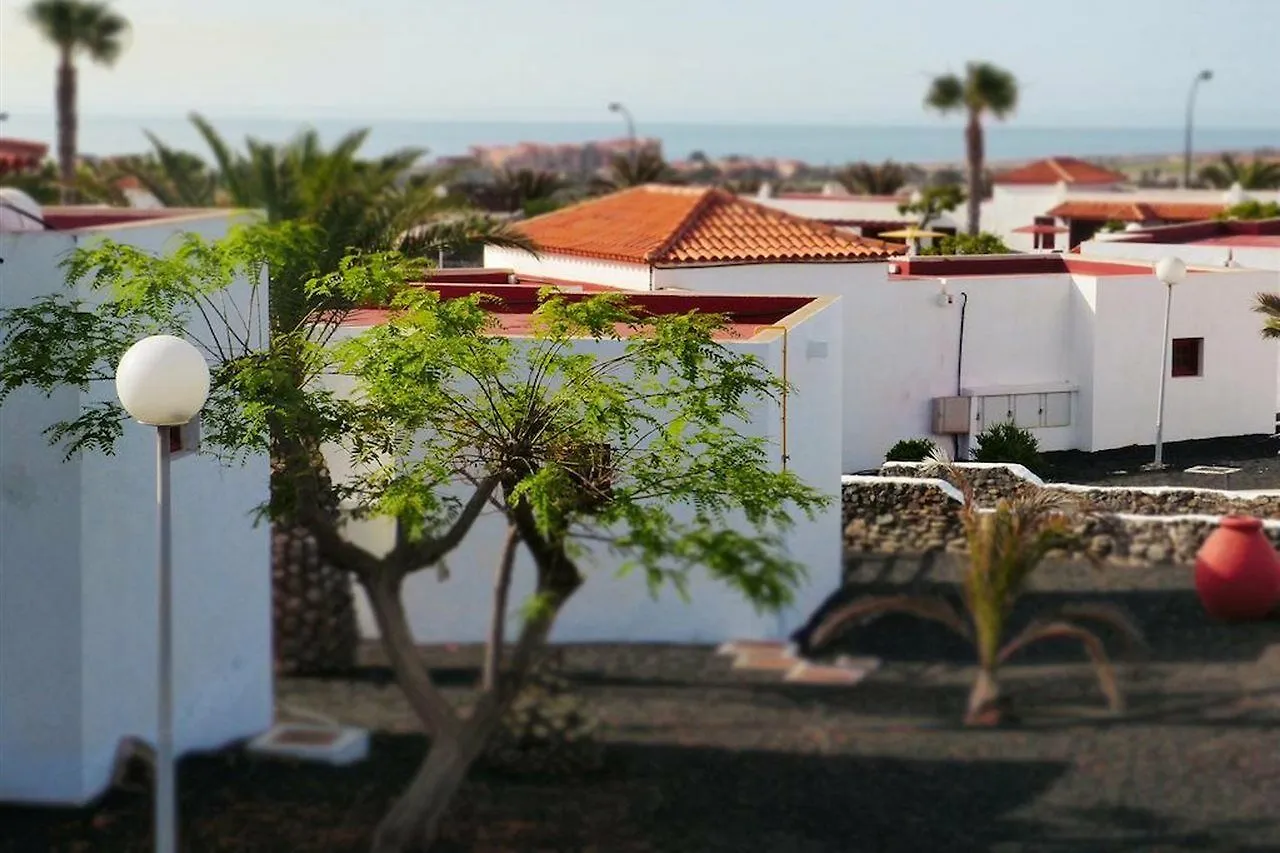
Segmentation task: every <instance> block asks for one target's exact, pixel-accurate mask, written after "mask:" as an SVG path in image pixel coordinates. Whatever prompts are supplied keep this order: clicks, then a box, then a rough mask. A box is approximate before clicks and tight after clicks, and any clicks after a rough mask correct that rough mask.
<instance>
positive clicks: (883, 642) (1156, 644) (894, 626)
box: [796, 569, 1280, 664]
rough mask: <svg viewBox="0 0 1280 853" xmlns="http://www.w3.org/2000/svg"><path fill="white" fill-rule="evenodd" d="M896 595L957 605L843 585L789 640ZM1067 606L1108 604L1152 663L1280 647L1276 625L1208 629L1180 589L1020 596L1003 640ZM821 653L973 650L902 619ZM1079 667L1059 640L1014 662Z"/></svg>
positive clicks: (929, 626) (933, 626)
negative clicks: (847, 608)
mask: <svg viewBox="0 0 1280 853" xmlns="http://www.w3.org/2000/svg"><path fill="white" fill-rule="evenodd" d="M1171 571H1176V569H1171ZM903 593H912V594H918V595H926V596H940V597H943V598H946V599H947V600H949V601H951V602H952V603H953V604H955V605H956V606H957V607H959V605H960V603H961V597H960V588H959V586H958V585H956V584H954V583H944V582H938V581H934V580H930V579H928V578H927V577H921V576H920V575H917V576H916V577H914V578H912V579H911V580H909V581H908V582H906V583H884V582H871V583H858V584H850V585H848V586H846V587H845V588H844V589H842V590H839V591H837V592H836V593H834V594H833V595H832V596H831V597H830V598H829V599H828V600H827V601H826V602H825V603H824V604H823V605H822V606H821V607H820V608H819V609H818V610H817V611H816V612H815V614H814V617H813V619H811V620H810V622H809V623H808V624H807V625H806V626H805V628H804V629H802V630H801V631H800V632H797V637H796V638H797V639H798V640H800V641H801V643H802V645H803V644H806V643H807V637H808V633H809V631H811V630H812V628H813V626H814V625H816V624H817V623H818V622H819V621H821V620H822V619H823V618H824V617H825V616H826V615H827V614H828V613H830V612H831V611H832V610H833V609H835V608H837V607H839V606H840V605H842V604H844V603H847V602H850V601H853V600H855V599H857V598H859V597H862V596H868V595H872V596H874V595H899V594H903ZM1067 604H1108V605H1113V606H1116V607H1118V608H1120V609H1121V610H1122V611H1123V612H1124V613H1126V614H1127V615H1128V616H1129V618H1130V619H1131V620H1132V621H1133V622H1134V623H1135V624H1136V625H1137V626H1138V628H1139V629H1140V630H1141V631H1142V633H1143V636H1144V637H1145V639H1146V644H1147V648H1146V649H1145V650H1144V651H1142V652H1141V657H1142V658H1143V659H1145V660H1148V661H1150V662H1153V663H1193V662H1195V663H1246V662H1252V661H1256V660H1257V659H1258V657H1259V655H1261V654H1262V653H1263V651H1265V650H1266V649H1267V648H1268V647H1269V646H1271V645H1274V644H1277V643H1280V622H1277V621H1265V622H1254V623H1245V624H1224V623H1220V622H1215V621H1213V620H1211V619H1209V618H1208V617H1207V616H1206V615H1205V612H1204V608H1203V607H1202V606H1201V604H1200V601H1199V599H1198V598H1197V597H1196V594H1195V592H1194V591H1193V590H1191V589H1187V588H1173V589H1110V590H1096V591H1094V590H1062V591H1058V590H1045V591H1031V592H1027V593H1026V594H1024V596H1023V597H1022V598H1021V599H1020V600H1019V601H1018V604H1017V605H1016V607H1015V609H1014V612H1013V616H1012V619H1011V624H1010V632H1011V633H1010V636H1012V632H1016V631H1019V630H1021V628H1022V627H1023V626H1025V625H1026V624H1027V623H1028V622H1030V621H1031V620H1032V619H1034V618H1035V617H1036V616H1039V615H1042V614H1046V613H1050V612H1052V611H1054V610H1056V609H1058V608H1060V607H1062V606H1063V605H1067ZM962 612H963V611H962ZM1098 633H1099V634H1100V635H1102V636H1103V638H1104V639H1105V640H1107V641H1108V642H1107V645H1108V648H1109V649H1112V650H1115V651H1122V650H1123V649H1124V647H1125V645H1126V644H1125V643H1124V642H1123V638H1122V635H1120V634H1118V633H1116V632H1115V631H1112V630H1109V629H1107V628H1101V629H1099V631H1098ZM824 652H825V653H848V654H858V655H872V656H875V657H878V658H880V659H882V660H884V661H890V662H935V663H969V662H972V660H973V650H972V648H971V647H970V646H969V645H968V643H966V642H965V641H964V640H963V639H961V638H959V637H957V636H956V635H955V634H954V633H952V632H951V631H950V630H948V629H947V628H944V627H943V626H941V625H938V624H937V623H934V622H929V621H926V620H922V619H918V618H915V617H911V616H906V615H902V614H888V615H884V616H881V617H879V618H877V619H875V620H874V621H872V622H870V623H865V624H863V625H861V626H857V627H854V628H852V629H851V630H849V631H848V632H847V633H845V634H843V635H842V636H841V637H840V638H838V639H837V640H835V641H833V642H832V644H831V645H830V646H829V648H828V649H826V650H824ZM1081 660H1083V652H1082V650H1081V647H1080V644H1079V643H1078V642H1075V643H1073V642H1070V641H1067V640H1050V641H1047V642H1044V643H1039V644H1037V645H1035V646H1033V647H1031V648H1029V649H1028V650H1027V651H1025V652H1022V653H1020V654H1019V655H1018V656H1017V657H1016V658H1015V659H1014V661H1015V662H1016V663H1022V664H1048V663H1078V662H1080V661H1081Z"/></svg>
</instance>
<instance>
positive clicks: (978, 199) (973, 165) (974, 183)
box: [964, 111, 986, 234]
mask: <svg viewBox="0 0 1280 853" xmlns="http://www.w3.org/2000/svg"><path fill="white" fill-rule="evenodd" d="M964 147H965V157H966V158H967V160H968V162H969V222H968V231H969V233H970V234H977V233H978V230H979V227H980V224H981V222H980V220H981V217H982V166H983V162H984V161H985V160H986V153H985V151H984V150H983V139H982V115H981V114H980V113H978V112H977V111H971V112H970V113H969V124H968V125H967V126H966V127H965V129H964Z"/></svg>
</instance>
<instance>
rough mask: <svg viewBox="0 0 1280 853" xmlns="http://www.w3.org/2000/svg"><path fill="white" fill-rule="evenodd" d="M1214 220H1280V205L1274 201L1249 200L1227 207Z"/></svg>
mask: <svg viewBox="0 0 1280 853" xmlns="http://www.w3.org/2000/svg"><path fill="white" fill-rule="evenodd" d="M1214 218H1215V219H1277V218H1280V203H1278V202H1274V201H1257V200H1256V199H1250V200H1249V201H1244V202H1241V203H1240V204H1237V205H1233V206H1231V207H1228V208H1227V209H1226V210H1224V211H1222V212H1221V213H1219V214H1218V215H1217V216H1216V217H1214Z"/></svg>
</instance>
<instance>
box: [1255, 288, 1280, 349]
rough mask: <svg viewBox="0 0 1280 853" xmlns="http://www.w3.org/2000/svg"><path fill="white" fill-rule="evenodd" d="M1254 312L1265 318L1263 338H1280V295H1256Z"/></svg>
mask: <svg viewBox="0 0 1280 853" xmlns="http://www.w3.org/2000/svg"><path fill="white" fill-rule="evenodd" d="M1253 310H1254V311H1255V312H1256V313H1258V314H1262V315H1263V316H1264V317H1265V320H1264V321H1263V326H1262V336H1263V337H1264V338H1272V339H1275V338H1280V293H1259V294H1256V295H1255V296H1254V301H1253Z"/></svg>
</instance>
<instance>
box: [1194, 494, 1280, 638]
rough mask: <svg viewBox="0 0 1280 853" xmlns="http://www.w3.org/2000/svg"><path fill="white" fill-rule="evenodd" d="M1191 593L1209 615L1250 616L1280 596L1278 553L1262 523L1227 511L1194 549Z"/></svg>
mask: <svg viewBox="0 0 1280 853" xmlns="http://www.w3.org/2000/svg"><path fill="white" fill-rule="evenodd" d="M1196 592H1197V593H1198V594H1199V596H1200V603H1201V604H1203V605H1204V609H1205V610H1206V611H1207V612H1208V614H1209V615H1210V616H1212V617H1213V618H1215V619H1223V620H1233V621H1242V620H1253V619H1261V618H1263V617H1264V616H1266V615H1267V614H1268V613H1270V612H1271V610H1272V609H1273V608H1274V607H1275V606H1276V602H1277V601H1278V600H1280V556H1277V554H1276V551H1275V549H1274V548H1272V547H1271V543H1270V542H1269V541H1267V537H1266V536H1265V535H1263V533H1262V522H1261V521H1259V520H1258V519H1256V518H1252V517H1250V516H1245V515H1229V516H1227V517H1226V518H1224V519H1222V521H1221V522H1219V523H1218V529H1217V530H1215V531H1213V533H1210V534H1209V538H1208V539H1206V540H1204V544H1203V545H1201V546H1200V550H1199V551H1198V552H1197V553H1196Z"/></svg>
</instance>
